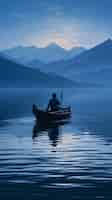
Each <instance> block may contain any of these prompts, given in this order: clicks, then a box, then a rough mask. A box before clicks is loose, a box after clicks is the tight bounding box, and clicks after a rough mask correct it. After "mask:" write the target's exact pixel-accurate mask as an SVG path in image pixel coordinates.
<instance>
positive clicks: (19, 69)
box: [0, 57, 74, 87]
mask: <svg viewBox="0 0 112 200" xmlns="http://www.w3.org/2000/svg"><path fill="white" fill-rule="evenodd" d="M73 84H74V83H73V82H72V81H69V80H67V79H66V78H63V77H60V76H56V75H49V74H45V73H42V72H40V71H39V70H37V69H31V68H27V67H25V66H23V65H20V64H17V63H15V62H12V61H10V60H8V59H5V58H3V57H0V85H1V87H32V86H37V87H71V86H73Z"/></svg>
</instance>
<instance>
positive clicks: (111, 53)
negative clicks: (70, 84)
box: [45, 39, 112, 81]
mask: <svg viewBox="0 0 112 200" xmlns="http://www.w3.org/2000/svg"><path fill="white" fill-rule="evenodd" d="M45 70H46V71H49V72H55V73H58V74H62V75H64V76H66V77H69V78H71V79H73V80H74V79H75V80H76V79H78V80H83V81H85V80H86V81H88V80H89V81H91V80H92V81H96V80H97V81H100V80H101V79H102V80H103V79H104V80H105V78H106V80H107V79H108V78H109V79H110V77H111V76H112V40H110V39H109V40H106V41H105V42H104V43H102V44H100V45H97V46H96V47H94V48H92V49H90V50H87V51H85V52H83V53H81V54H80V55H79V56H77V57H75V58H74V59H71V60H68V61H61V62H55V63H52V64H51V65H50V64H49V65H47V66H46V69H45ZM110 73H111V75H110Z"/></svg>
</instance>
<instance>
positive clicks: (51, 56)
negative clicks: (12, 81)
mask: <svg viewBox="0 0 112 200" xmlns="http://www.w3.org/2000/svg"><path fill="white" fill-rule="evenodd" d="M83 51H85V48H83V47H76V48H72V49H70V50H66V49H64V48H62V47H60V46H59V45H57V44H55V43H52V44H50V45H49V46H47V47H45V48H37V47H34V46H32V47H23V46H18V47H15V48H11V49H7V50H4V51H3V53H4V55H5V56H7V57H8V58H11V59H12V60H16V61H17V62H19V63H20V62H21V63H24V64H28V63H33V60H34V61H36V60H37V67H38V62H42V63H49V62H54V61H59V60H67V59H70V58H71V57H74V56H76V55H78V54H80V53H81V52H83ZM35 64H36V63H35ZM33 67H34V66H33Z"/></svg>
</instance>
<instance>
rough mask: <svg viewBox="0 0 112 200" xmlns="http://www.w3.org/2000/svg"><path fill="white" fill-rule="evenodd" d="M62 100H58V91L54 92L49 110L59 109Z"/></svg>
mask: <svg viewBox="0 0 112 200" xmlns="http://www.w3.org/2000/svg"><path fill="white" fill-rule="evenodd" d="M60 105H61V103H60V101H59V100H58V98H57V96H56V93H53V94H52V98H51V99H50V100H49V103H48V106H47V111H49V110H50V111H57V110H59V108H60Z"/></svg>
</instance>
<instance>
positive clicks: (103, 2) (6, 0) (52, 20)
mask: <svg viewBox="0 0 112 200" xmlns="http://www.w3.org/2000/svg"><path fill="white" fill-rule="evenodd" d="M111 37H112V0H0V49H7V48H11V47H14V46H37V47H44V46H47V45H49V44H50V43H57V44H59V45H60V46H62V47H64V48H67V49H70V48H72V47H75V46H83V47H86V48H91V47H93V46H95V45H96V44H98V43H100V42H102V41H104V40H106V39H108V38H111Z"/></svg>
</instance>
